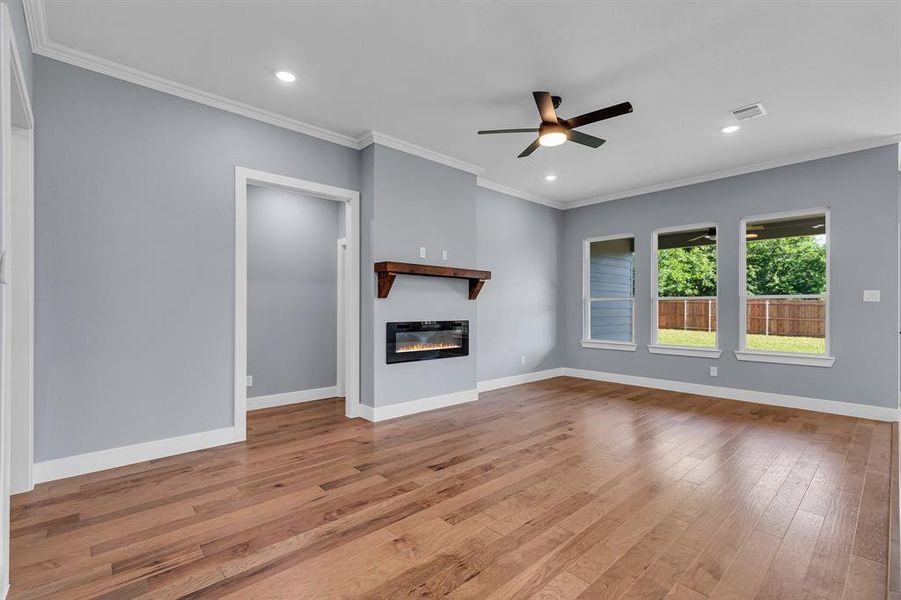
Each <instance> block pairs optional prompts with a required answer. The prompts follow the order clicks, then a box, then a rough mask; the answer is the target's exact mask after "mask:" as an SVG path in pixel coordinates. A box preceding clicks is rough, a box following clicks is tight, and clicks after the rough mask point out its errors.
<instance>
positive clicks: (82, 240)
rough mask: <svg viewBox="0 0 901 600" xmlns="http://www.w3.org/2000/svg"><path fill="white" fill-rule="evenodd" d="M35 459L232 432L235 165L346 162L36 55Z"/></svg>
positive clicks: (354, 167) (316, 177) (344, 177)
mask: <svg viewBox="0 0 901 600" xmlns="http://www.w3.org/2000/svg"><path fill="white" fill-rule="evenodd" d="M34 86H35V88H34V98H35V113H36V119H37V123H38V125H37V128H36V169H37V172H36V190H35V199H36V215H35V216H36V348H35V361H36V373H37V376H36V385H35V459H36V460H38V461H42V460H48V459H52V458H57V457H63V456H70V455H74V454H81V453H84V452H90V451H94V450H101V449H105V448H113V447H116V446H124V445H128V444H135V443H139V442H145V441H149V440H158V439H165V438H169V437H173V436H178V435H184V434H188V433H196V432H200V431H208V430H212V429H217V428H222V427H229V426H231V425H232V415H233V389H232V388H233V384H232V382H233V345H234V337H233V336H234V292H233V289H234V168H235V165H241V166H245V167H250V168H254V169H261V170H264V171H269V172H273V173H279V174H283V175H288V176H292V177H300V178H303V179H309V180H313V181H318V182H321V183H326V184H330V185H337V186H341V187H345V188H350V189H358V176H359V162H358V154H359V153H358V152H357V151H355V150H352V149H349V148H345V147H342V146H338V145H335V144H330V143H328V142H325V141H322V140H318V139H315V138H310V137H307V136H304V135H301V134H298V133H294V132H290V131H286V130H284V129H279V128H277V127H273V126H269V125H266V124H263V123H259V122H257V121H253V120H250V119H246V118H243V117H239V116H237V115H233V114H230V113H227V112H223V111H220V110H216V109H213V108H209V107H206V106H202V105H200V104H196V103H193V102H189V101H187V100H182V99H180V98H175V97H173V96H169V95H166V94H162V93H159V92H155V91H152V90H149V89H146V88H143V87H140V86H136V85H133V84H129V83H126V82H123V81H119V80H116V79H112V78H109V77H106V76H103V75H99V74H96V73H92V72H89V71H86V70H82V69H79V68H77V67H72V66H69V65H65V64H62V63H60V62H57V61H54V60H50V59H46V58H42V57H35V72H34Z"/></svg>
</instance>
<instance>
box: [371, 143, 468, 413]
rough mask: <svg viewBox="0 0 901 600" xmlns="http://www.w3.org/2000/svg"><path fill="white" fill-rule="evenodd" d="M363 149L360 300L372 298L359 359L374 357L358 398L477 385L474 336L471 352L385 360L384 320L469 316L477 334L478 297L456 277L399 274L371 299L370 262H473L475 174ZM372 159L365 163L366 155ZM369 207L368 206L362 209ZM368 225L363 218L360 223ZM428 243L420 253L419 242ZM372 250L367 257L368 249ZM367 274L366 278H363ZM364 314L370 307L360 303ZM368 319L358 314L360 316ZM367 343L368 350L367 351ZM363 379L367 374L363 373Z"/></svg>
mask: <svg viewBox="0 0 901 600" xmlns="http://www.w3.org/2000/svg"><path fill="white" fill-rule="evenodd" d="M371 148H372V150H369V149H367V151H366V152H365V153H364V158H363V161H364V165H363V167H362V168H363V169H364V170H365V171H366V172H367V175H369V176H371V181H370V182H363V185H362V189H363V194H364V195H366V194H367V193H368V195H369V199H368V200H364V201H363V202H364V204H367V205H369V206H368V208H367V209H364V210H363V211H361V212H362V215H363V217H364V223H365V222H368V223H369V224H370V229H371V237H370V238H369V239H368V240H367V239H364V240H363V246H364V249H363V253H362V255H361V256H362V258H363V266H362V270H363V271H364V272H363V274H362V277H363V281H364V285H362V286H361V287H362V294H363V297H362V299H361V303H362V304H364V305H366V304H370V305H371V306H372V309H371V311H372V328H371V331H372V336H373V338H372V340H365V338H364V342H365V344H366V345H364V346H363V349H362V351H361V355H362V362H363V363H364V364H367V363H371V364H372V365H373V367H372V368H373V373H372V391H371V392H369V391H368V390H365V391H364V392H363V393H362V398H363V401H364V403H367V404H368V403H369V402H372V403H373V404H371V406H385V405H389V404H396V403H399V402H407V401H410V400H418V399H421V398H429V397H432V396H438V395H443V394H449V393H453V392H460V391H464V390H471V389H474V388H475V387H476V352H477V347H476V344H474V343H470V348H469V356H466V357H454V358H447V359H442V360H435V361H428V362H418V363H417V362H411V363H399V364H393V365H387V364H385V324H386V323H387V322H389V321H419V320H468V321H469V324H470V340H473V336H476V335H477V327H476V325H477V323H476V304H477V303H476V302H473V301H471V300H469V299H468V286H467V283H466V281H464V280H462V279H439V278H430V277H411V276H399V277H398V278H397V280H396V281H395V283H394V287H393V288H392V290H391V295H390V296H389V297H388V298H385V299H376V298H375V292H374V286H375V274H374V273H373V272H372V266H371V265H372V262H378V261H382V260H397V261H403V262H413V263H416V262H419V263H426V264H445V263H443V261H442V260H441V251H442V250H447V251H448V260H447V262H446V264H447V265H449V266H462V267H466V266H472V265H475V264H476V262H477V256H476V227H475V223H476V181H475V176H474V175H472V174H470V173H466V172H464V171H459V170H457V169H452V168H450V167H446V166H444V165H440V164H437V163H434V162H431V161H428V160H425V159H422V158H419V157H417V156H413V155H411V154H406V153H404V152H400V151H397V150H394V149H392V148H387V147H385V146H380V145H377V144H376V145H373V146H371ZM367 161H369V162H371V165H369V166H366V164H365V163H366V162H367ZM368 211H371V212H368ZM365 228H366V226H365V225H364V229H365ZM420 246H425V247H426V248H427V253H428V254H427V256H426V258H425V259H420V258H419V247H420ZM369 252H371V260H367V254H368V253H369ZM367 282H368V285H367ZM362 310H363V311H364V314H365V313H366V311H368V310H369V309H368V308H364V309H362ZM367 319H368V317H367V316H364V318H363V320H364V323H365V322H366V320H367ZM370 351H371V353H370ZM362 379H363V380H364V381H366V376H364V377H363V378H362Z"/></svg>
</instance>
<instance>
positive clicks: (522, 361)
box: [519, 354, 526, 365]
mask: <svg viewBox="0 0 901 600" xmlns="http://www.w3.org/2000/svg"><path fill="white" fill-rule="evenodd" d="M519 364H521V365H524V364H526V355H525V354H523V355H522V356H520V357H519Z"/></svg>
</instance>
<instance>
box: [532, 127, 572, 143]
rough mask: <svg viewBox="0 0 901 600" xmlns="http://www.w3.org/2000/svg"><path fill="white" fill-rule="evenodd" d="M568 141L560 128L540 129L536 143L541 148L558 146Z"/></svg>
mask: <svg viewBox="0 0 901 600" xmlns="http://www.w3.org/2000/svg"><path fill="white" fill-rule="evenodd" d="M567 139H569V136H568V135H566V131H564V130H563V128H562V127H542V129H541V135H540V136H538V143H539V144H541V145H542V146H559V145H560V144H562V143H563V142H565V141H566V140H567Z"/></svg>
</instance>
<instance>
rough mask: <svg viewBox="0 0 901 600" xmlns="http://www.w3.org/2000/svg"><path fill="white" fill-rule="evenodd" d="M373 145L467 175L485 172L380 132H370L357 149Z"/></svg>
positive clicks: (364, 135) (477, 167)
mask: <svg viewBox="0 0 901 600" xmlns="http://www.w3.org/2000/svg"><path fill="white" fill-rule="evenodd" d="M371 144H378V145H379V146H387V147H388V148H394V149H395V150H400V151H401V152H406V153H407V154H412V155H413V156H418V157H420V158H424V159H426V160H430V161H432V162H436V163H440V164H442V165H447V166H448V167H453V168H454V169H459V170H461V171H466V172H467V173H472V174H473V175H478V174H479V173H481V172H482V171H484V170H485V169H484V168H483V167H479V166H477V165H474V164H471V163H468V162H465V161H462V160H459V159H457V158H454V157H453V156H448V155H446V154H441V153H440V152H435V151H434V150H429V149H428V148H423V147H422V146H417V145H416V144H411V143H410V142H405V141H404V140H399V139H397V138H395V137H391V136H390V135H386V134H384V133H379V132H378V131H368V132H366V133H365V134H363V135H362V136H361V137H359V138H358V139H357V149H359V150H362V149H363V148H365V147H366V146H369V145H371Z"/></svg>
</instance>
